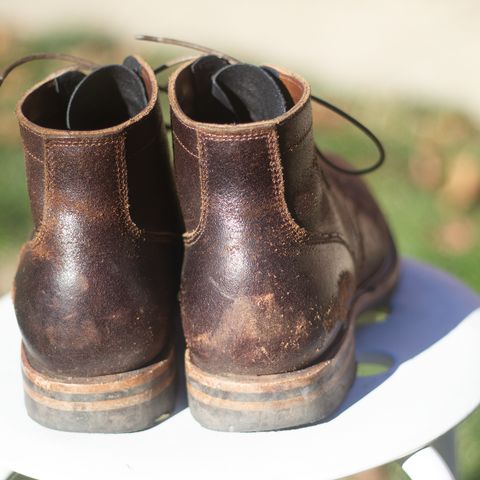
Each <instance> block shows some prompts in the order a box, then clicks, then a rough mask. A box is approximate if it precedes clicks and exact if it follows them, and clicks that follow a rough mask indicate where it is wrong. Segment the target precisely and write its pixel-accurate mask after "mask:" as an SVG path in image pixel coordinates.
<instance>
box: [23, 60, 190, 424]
mask: <svg viewBox="0 0 480 480" xmlns="http://www.w3.org/2000/svg"><path fill="white" fill-rule="evenodd" d="M19 63H22V62H19ZM157 93H158V87H157V82H156V78H155V75H154V73H153V71H152V69H151V68H150V67H149V66H148V65H147V64H146V63H145V62H144V61H143V60H141V59H140V58H138V57H128V58H127V59H126V61H125V62H124V64H123V65H109V66H104V67H100V68H96V69H94V70H93V72H92V73H90V74H89V75H85V74H84V73H82V72H81V71H80V70H79V69H77V68H70V69H67V70H63V71H61V72H57V73H55V74H53V75H51V76H50V77H48V78H47V79H46V80H45V81H43V82H41V83H39V84H38V85H36V86H35V87H33V89H31V90H30V91H29V92H28V93H27V94H26V95H25V96H24V97H23V98H22V100H21V101H20V102H19V104H18V107H17V116H18V120H19V124H20V131H21V135H22V139H23V143H24V150H25V160H26V171H27V181H28V191H29V196H30V202H31V209H32V214H33V220H34V232H33V235H32V238H31V239H30V241H28V242H27V243H26V244H25V245H24V246H23V248H22V251H21V255H20V262H19V265H18V270H17V274H16V278H15V286H14V303H15V310H16V314H17V319H18V323H19V325H20V328H21V331H22V335H23V346H22V367H23V376H24V387H25V400H26V406H27V410H28V413H29V415H30V416H31V417H32V418H33V419H34V420H36V421H37V422H39V423H41V424H43V425H46V426H48V427H51V428H55V429H60V430H69V431H85V432H129V431H135V430H141V429H145V428H148V427H150V426H152V425H154V424H156V423H158V422H159V421H160V420H162V419H164V418H165V417H167V416H168V413H169V412H170V411H171V409H172V407H173V403H174V396H175V388H174V383H175V382H174V376H175V368H174V362H173V360H174V358H173V355H174V353H173V349H172V342H171V340H172V333H173V332H172V320H173V318H172V317H173V315H174V312H175V308H176V295H177V290H178V281H179V267H180V261H181V257H180V255H181V242H179V239H180V232H181V228H182V227H181V221H180V216H179V209H178V207H177V200H176V194H175V191H174V187H173V178H172V175H171V170H170V164H169V158H168V150H167V144H166V138H165V129H164V124H163V121H162V115H161V112H160V108H159V105H158V101H157Z"/></svg>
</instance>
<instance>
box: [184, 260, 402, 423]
mask: <svg viewBox="0 0 480 480" xmlns="http://www.w3.org/2000/svg"><path fill="white" fill-rule="evenodd" d="M393 262H394V263H393V266H392V264H390V268H388V269H387V268H385V269H383V270H382V271H381V272H379V273H378V274H377V275H375V278H373V277H372V279H370V280H371V281H370V283H369V286H367V285H366V286H365V288H364V289H363V290H361V291H360V292H359V294H358V295H357V297H356V299H355V302H354V305H353V307H352V309H351V311H350V315H349V323H348V325H349V326H348V328H347V329H346V331H344V333H343V334H342V336H341V338H339V339H338V340H337V341H336V342H334V344H333V345H332V346H331V347H330V349H329V351H328V352H327V353H326V354H325V355H324V356H323V358H322V360H321V361H319V362H318V363H316V364H314V365H312V366H310V367H307V368H304V369H301V370H297V371H294V372H289V373H281V374H274V375H259V376H255V375H228V376H222V375H216V374H212V373H209V372H206V371H205V370H202V369H200V368H198V367H197V366H196V365H194V364H193V363H192V361H191V357H190V352H189V350H188V349H187V350H186V352H185V370H186V377H187V391H188V401H189V407H190V410H191V412H192V415H193V417H194V418H195V419H196V420H197V421H198V422H199V423H200V424H201V425H203V426H204V427H206V428H209V429H212V430H220V431H232V432H254V431H268V430H281V429H285V428H292V427H299V426H302V425H308V424H311V423H316V422H319V421H321V420H323V419H325V418H326V417H328V416H329V415H331V414H332V413H333V412H334V411H335V410H336V409H337V408H338V407H339V406H340V404H341V403H342V401H343V400H344V398H345V396H346V395H347V393H348V391H349V390H350V387H351V385H352V383H353V381H354V379H355V376H356V361H355V335H354V333H355V320H356V317H357V316H358V314H359V313H361V312H362V311H364V310H366V309H368V308H369V307H372V306H373V305H375V304H378V303H379V302H381V301H382V300H383V301H384V300H385V299H386V298H387V297H388V296H389V295H390V293H391V292H392V290H393V288H394V286H395V284H396V282H397V279H398V273H399V272H398V263H397V260H396V258H394V259H393ZM374 285H375V286H374Z"/></svg>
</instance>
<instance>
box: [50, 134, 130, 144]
mask: <svg viewBox="0 0 480 480" xmlns="http://www.w3.org/2000/svg"><path fill="white" fill-rule="evenodd" d="M120 138H123V135H122V136H120ZM50 143H52V145H53V144H55V145H56V146H59V147H71V146H75V147H96V146H101V145H113V144H116V143H118V139H116V138H106V139H104V140H95V141H82V140H69V141H65V140H51V142H50Z"/></svg>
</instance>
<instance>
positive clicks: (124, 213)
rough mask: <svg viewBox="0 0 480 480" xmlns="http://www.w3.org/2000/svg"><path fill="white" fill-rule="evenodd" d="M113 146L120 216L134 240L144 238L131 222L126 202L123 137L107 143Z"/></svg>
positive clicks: (126, 187)
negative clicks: (113, 144)
mask: <svg viewBox="0 0 480 480" xmlns="http://www.w3.org/2000/svg"><path fill="white" fill-rule="evenodd" d="M108 143H116V145H115V163H116V170H117V192H118V196H119V201H120V214H121V217H122V220H123V221H124V223H125V225H126V227H127V229H128V231H129V232H130V234H131V235H132V236H133V237H135V238H141V237H142V236H144V231H143V230H142V229H140V228H138V226H137V225H136V224H135V223H134V222H133V221H132V218H131V216H130V211H129V202H128V179H127V169H126V165H125V136H124V135H122V136H121V137H120V139H119V140H116V141H112V142H108Z"/></svg>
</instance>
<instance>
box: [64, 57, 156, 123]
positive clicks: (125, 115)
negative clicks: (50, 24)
mask: <svg viewBox="0 0 480 480" xmlns="http://www.w3.org/2000/svg"><path fill="white" fill-rule="evenodd" d="M138 71H139V65H138V62H136V60H135V59H134V58H132V57H128V58H127V59H126V60H125V61H124V63H123V65H105V66H103V67H100V68H98V69H96V70H94V71H93V72H92V73H90V74H89V75H87V76H86V77H84V78H83V79H82V80H81V81H80V82H78V83H77V85H76V87H75V89H74V90H73V92H72V94H71V96H70V100H69V102H68V107H67V114H66V123H67V128H68V129H70V130H98V129H102V128H109V127H112V126H114V125H118V124H120V123H122V122H125V121H127V120H129V119H130V118H132V117H134V116H135V115H137V114H138V113H139V112H141V111H142V110H143V109H144V108H145V107H146V106H147V103H148V102H147V96H146V93H145V86H144V84H143V82H142V80H141V78H140V75H139V74H138V73H137V72H138Z"/></svg>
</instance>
